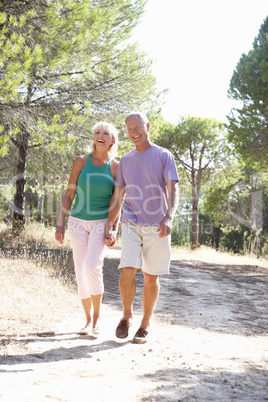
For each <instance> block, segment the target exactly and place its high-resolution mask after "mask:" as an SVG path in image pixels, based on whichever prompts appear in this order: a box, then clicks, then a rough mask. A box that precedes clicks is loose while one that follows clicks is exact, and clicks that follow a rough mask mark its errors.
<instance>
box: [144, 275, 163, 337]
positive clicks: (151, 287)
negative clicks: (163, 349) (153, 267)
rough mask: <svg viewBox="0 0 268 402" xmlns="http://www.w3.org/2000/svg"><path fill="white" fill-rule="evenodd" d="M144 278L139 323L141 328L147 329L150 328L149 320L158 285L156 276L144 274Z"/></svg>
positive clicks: (157, 293)
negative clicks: (141, 315) (141, 314)
mask: <svg viewBox="0 0 268 402" xmlns="http://www.w3.org/2000/svg"><path fill="white" fill-rule="evenodd" d="M143 276H144V288H143V293H142V302H143V318H142V321H141V325H140V326H141V327H142V328H145V329H146V328H148V327H149V326H150V319H151V317H152V315H153V312H154V308H155V306H156V303H157V300H158V296H159V290H160V284H159V279H158V275H149V274H146V273H145V272H144V273H143Z"/></svg>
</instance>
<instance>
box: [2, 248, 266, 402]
mask: <svg viewBox="0 0 268 402" xmlns="http://www.w3.org/2000/svg"><path fill="white" fill-rule="evenodd" d="M117 257H118V254H117V252H116V250H115V251H112V250H111V251H110V255H109V258H107V259H106V261H105V277H104V279H105V284H106V292H105V296H104V301H103V308H102V334H101V336H100V337H99V338H98V339H95V338H93V337H92V336H79V335H77V330H78V329H79V328H80V327H81V326H82V323H83V320H82V317H83V316H82V312H81V306H80V302H79V300H77V298H75V297H74V295H72V297H71V296H70V304H72V305H71V307H72V311H73V313H72V315H71V316H70V314H69V315H68V316H67V315H64V314H61V315H60V316H58V317H57V319H55V320H54V321H53V322H48V323H47V326H44V325H43V326H42V327H41V326H40V328H39V331H41V333H42V331H47V330H49V329H52V330H53V331H55V334H54V335H50V336H38V335H37V333H36V332H38V331H36V332H35V331H34V332H32V333H30V332H29V333H28V334H27V335H26V336H25V335H24V336H20V334H15V335H13V336H12V335H9V336H8V337H7V336H6V335H5V337H6V339H7V338H8V339H9V341H10V339H11V338H12V341H13V349H12V353H8V354H7V353H5V354H4V356H1V358H0V359H1V360H0V363H1V366H0V400H1V401H8V402H10V401H20V402H23V401H25V402H26V401H79V400H80V401H90V402H95V401H96V402H101V401H105V402H106V401H113V400H116V401H121V402H126V401H235V400H237V401H243V402H244V401H250V402H253V401H254V402H255V401H264V400H268V372H267V367H268V336H267V334H268V320H267V318H268V275H267V274H268V270H267V268H262V267H258V266H251V265H232V266H230V265H229V264H226V262H225V261H222V264H216V263H207V262H204V261H198V260H173V261H172V264H171V274H170V275H169V276H165V277H163V278H162V279H161V292H160V298H159V302H158V305H157V308H156V311H155V314H154V320H153V323H152V325H151V330H150V339H149V341H148V343H146V344H144V345H137V344H133V343H132V342H131V339H132V337H133V335H134V333H135V331H136V330H137V328H138V326H139V322H140V319H141V313H142V309H141V303H140V301H141V292H142V283H143V280H142V275H141V274H140V275H139V276H138V277H137V295H136V298H135V303H134V312H135V317H134V323H133V326H132V327H131V330H130V336H129V338H128V339H126V340H121V341H120V340H118V339H117V338H116V337H115V335H114V332H115V327H116V325H117V322H118V321H119V319H120V318H121V302H120V296H119V293H118V272H117V270H116V267H117V264H118V260H117ZM4 340H5V339H2V344H3V341H4Z"/></svg>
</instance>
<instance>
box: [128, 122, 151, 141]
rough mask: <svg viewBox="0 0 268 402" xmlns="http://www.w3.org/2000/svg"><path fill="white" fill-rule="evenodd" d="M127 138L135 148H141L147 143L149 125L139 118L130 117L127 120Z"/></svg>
mask: <svg viewBox="0 0 268 402" xmlns="http://www.w3.org/2000/svg"><path fill="white" fill-rule="evenodd" d="M126 126H127V132H128V136H129V138H130V139H131V141H132V142H134V144H135V145H136V146H138V147H139V146H142V145H143V144H146V143H148V141H149V128H150V124H149V123H147V124H145V123H144V122H143V121H142V120H141V119H140V117H138V116H132V117H129V118H128V119H127V123H126Z"/></svg>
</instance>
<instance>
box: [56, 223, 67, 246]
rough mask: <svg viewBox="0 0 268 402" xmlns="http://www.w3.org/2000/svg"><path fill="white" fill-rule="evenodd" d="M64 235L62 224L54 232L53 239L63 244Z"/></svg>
mask: <svg viewBox="0 0 268 402" xmlns="http://www.w3.org/2000/svg"><path fill="white" fill-rule="evenodd" d="M64 235H65V229H64V226H58V227H57V229H56V232H55V239H56V240H57V241H58V242H59V243H60V244H63V241H64Z"/></svg>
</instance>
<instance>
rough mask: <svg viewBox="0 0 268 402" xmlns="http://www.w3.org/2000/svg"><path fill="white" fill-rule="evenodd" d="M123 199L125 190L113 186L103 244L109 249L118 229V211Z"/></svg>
mask: <svg viewBox="0 0 268 402" xmlns="http://www.w3.org/2000/svg"><path fill="white" fill-rule="evenodd" d="M124 198H125V189H124V188H123V187H118V186H115V188H114V193H113V195H112V198H111V201H110V207H109V213H108V216H107V221H106V225H105V229H104V242H105V244H106V245H107V246H109V247H111V246H113V245H114V243H115V236H114V232H117V229H118V224H119V217H120V211H121V209H122V206H123V202H124Z"/></svg>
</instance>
